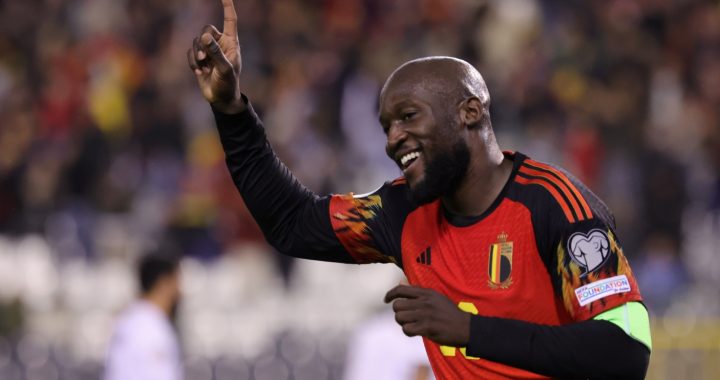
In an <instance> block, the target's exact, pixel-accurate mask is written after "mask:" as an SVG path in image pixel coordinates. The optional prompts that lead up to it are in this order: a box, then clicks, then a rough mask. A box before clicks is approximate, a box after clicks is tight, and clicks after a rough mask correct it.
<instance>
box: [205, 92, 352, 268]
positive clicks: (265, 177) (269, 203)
mask: <svg viewBox="0 0 720 380" xmlns="http://www.w3.org/2000/svg"><path fill="white" fill-rule="evenodd" d="M243 100H245V101H246V102H247V99H246V98H243ZM214 114H215V120H216V123H217V127H218V131H219V134H220V140H221V142H222V145H223V149H224V150H225V155H226V162H227V166H228V169H229V170H230V174H231V176H232V179H233V181H234V182H235V185H236V187H237V188H238V190H239V191H240V194H241V195H242V197H243V199H244V201H245V204H246V205H247V207H248V209H249V210H250V213H251V214H252V215H253V218H254V219H255V221H256V222H257V223H258V225H260V228H261V229H262V231H263V233H264V234H265V237H266V239H267V240H268V242H269V243H270V244H272V245H273V246H274V247H275V248H276V249H278V250H279V251H280V252H282V253H285V254H289V255H292V256H295V257H302V258H310V259H314V260H326V261H336V262H353V260H352V258H351V257H350V256H349V255H348V254H346V253H345V252H341V251H339V250H337V249H336V246H337V244H336V242H334V241H333V239H332V237H331V236H328V234H327V230H328V229H329V226H330V222H329V215H328V212H327V210H328V202H329V200H328V199H327V198H320V197H318V196H316V195H315V194H313V193H312V192H310V191H309V190H308V189H306V188H305V187H304V186H302V185H301V184H300V182H299V181H298V180H297V179H296V178H295V177H294V176H293V175H292V173H290V170H288V168H287V167H286V166H285V165H284V164H283V163H282V162H281V161H280V160H279V159H278V158H277V156H276V155H275V152H273V150H272V148H271V147H270V144H269V143H268V141H267V139H266V136H265V130H264V129H263V127H262V124H261V122H260V120H259V118H258V117H257V115H256V114H255V111H254V110H253V109H252V106H251V105H250V104H248V106H247V108H246V109H245V111H244V112H241V113H239V114H235V115H225V114H222V113H220V112H218V111H217V110H214ZM299 221H302V222H299Z"/></svg>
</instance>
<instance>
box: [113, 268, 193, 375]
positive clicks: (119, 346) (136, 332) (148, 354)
mask: <svg viewBox="0 0 720 380" xmlns="http://www.w3.org/2000/svg"><path fill="white" fill-rule="evenodd" d="M138 269H139V270H138V272H139V273H138V274H139V280H140V288H141V297H140V299H139V300H138V301H136V302H135V303H133V304H132V305H131V306H130V307H128V309H127V310H126V311H125V312H123V314H122V315H121V316H120V317H119V318H118V320H117V322H116V324H115V331H114V333H113V337H112V340H111V342H110V347H109V350H108V356H107V361H106V370H105V376H104V379H105V380H126V379H137V380H180V379H182V377H183V376H182V364H181V360H180V346H179V343H178V337H177V333H176V331H175V327H174V325H173V319H174V317H175V314H176V311H177V306H178V302H179V301H180V264H179V261H178V259H177V258H173V257H170V256H160V255H159V254H151V255H148V256H145V257H143V258H142V260H141V261H140V265H139V268H138Z"/></svg>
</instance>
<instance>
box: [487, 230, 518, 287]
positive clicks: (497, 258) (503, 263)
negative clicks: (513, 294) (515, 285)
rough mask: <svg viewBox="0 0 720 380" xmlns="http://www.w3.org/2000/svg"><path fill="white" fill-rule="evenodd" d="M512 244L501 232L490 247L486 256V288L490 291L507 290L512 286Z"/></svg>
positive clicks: (506, 235)
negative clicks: (490, 289)
mask: <svg viewBox="0 0 720 380" xmlns="http://www.w3.org/2000/svg"><path fill="white" fill-rule="evenodd" d="M512 255H513V242H511V241H508V234H507V233H506V232H501V233H500V234H499V235H498V236H497V242H496V243H495V244H492V245H490V254H489V255H488V257H489V259H488V286H489V287H490V288H492V289H507V288H509V287H510V285H512Z"/></svg>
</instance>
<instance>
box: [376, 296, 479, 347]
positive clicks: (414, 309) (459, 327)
mask: <svg viewBox="0 0 720 380" xmlns="http://www.w3.org/2000/svg"><path fill="white" fill-rule="evenodd" d="M393 300H395V302H394V303H393V310H394V311H395V320H396V321H397V322H398V323H399V324H400V326H402V329H403V332H404V333H405V335H407V336H416V335H420V336H424V337H426V338H428V339H430V340H432V341H434V342H435V343H438V344H441V345H444V346H454V347H464V346H467V343H468V341H469V340H470V316H471V314H470V313H466V312H464V311H462V310H460V309H459V308H458V307H457V305H455V304H454V303H453V302H452V301H451V300H450V299H449V298H447V297H445V296H444V295H442V294H440V293H438V292H436V291H434V290H432V289H425V288H419V287H416V286H409V285H398V286H396V287H394V288H392V289H390V291H389V292H387V294H385V303H389V302H392V301H393Z"/></svg>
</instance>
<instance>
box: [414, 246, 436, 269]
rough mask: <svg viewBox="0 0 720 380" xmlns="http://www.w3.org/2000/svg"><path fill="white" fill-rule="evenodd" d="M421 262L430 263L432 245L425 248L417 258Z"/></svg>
mask: <svg viewBox="0 0 720 380" xmlns="http://www.w3.org/2000/svg"><path fill="white" fill-rule="evenodd" d="M415 261H417V262H418V263H420V264H425V265H430V263H431V261H432V256H431V254H430V247H427V248H425V250H424V251H422V252H420V254H419V255H418V257H417V258H416V259H415Z"/></svg>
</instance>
